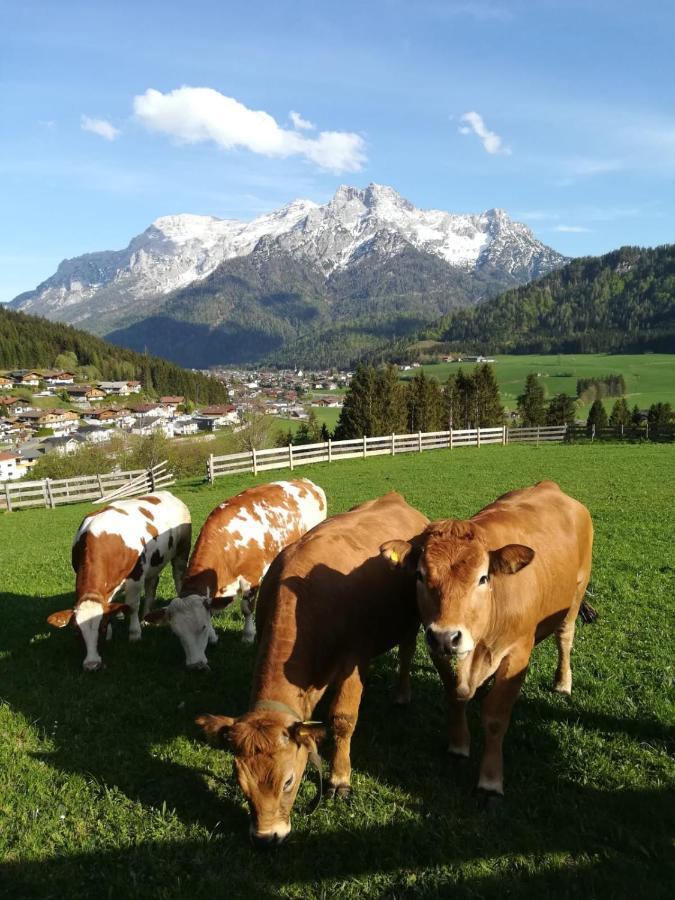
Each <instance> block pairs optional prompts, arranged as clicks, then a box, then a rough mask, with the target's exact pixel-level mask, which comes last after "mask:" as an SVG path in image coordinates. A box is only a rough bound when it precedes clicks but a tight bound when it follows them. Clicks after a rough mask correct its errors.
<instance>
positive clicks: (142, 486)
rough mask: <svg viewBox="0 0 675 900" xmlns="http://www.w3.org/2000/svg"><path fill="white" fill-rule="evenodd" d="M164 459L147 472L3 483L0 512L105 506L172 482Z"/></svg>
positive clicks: (1, 485) (138, 471) (135, 470)
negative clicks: (87, 503)
mask: <svg viewBox="0 0 675 900" xmlns="http://www.w3.org/2000/svg"><path fill="white" fill-rule="evenodd" d="M174 480H175V479H174V477H173V475H172V473H171V472H169V471H168V470H167V468H166V460H165V461H164V462H162V463H159V464H158V465H156V466H153V468H151V469H134V470H133V471H130V472H111V473H108V474H105V475H80V476H78V477H77V478H44V479H42V480H41V481H5V482H3V483H2V484H0V509H6V510H9V511H10V512H11V511H12V510H15V509H23V508H25V507H29V506H43V507H48V508H50V509H53V508H54V507H56V506H61V505H63V504H65V503H82V502H83V501H86V500H91V501H92V502H93V503H108V502H109V501H110V500H113V499H120V498H121V497H133V496H139V495H140V494H145V493H149V492H151V491H158V490H160V489H162V488H165V487H169V486H170V485H172V484H173V483H174Z"/></svg>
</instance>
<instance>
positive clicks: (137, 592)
mask: <svg viewBox="0 0 675 900" xmlns="http://www.w3.org/2000/svg"><path fill="white" fill-rule="evenodd" d="M141 588H142V582H141V581H127V583H126V585H125V588H124V595H125V596H124V600H125V603H126V604H127V606H128V607H129V640H130V641H140V639H141V623H140V620H139V618H138V610H139V607H140V605H141Z"/></svg>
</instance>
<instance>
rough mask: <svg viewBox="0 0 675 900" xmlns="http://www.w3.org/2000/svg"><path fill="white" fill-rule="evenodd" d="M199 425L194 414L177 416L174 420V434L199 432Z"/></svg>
mask: <svg viewBox="0 0 675 900" xmlns="http://www.w3.org/2000/svg"><path fill="white" fill-rule="evenodd" d="M198 431H199V425H197V422H196V421H195V419H194V418H193V417H192V416H176V418H175V419H174V420H173V433H174V435H187V434H197V432H198Z"/></svg>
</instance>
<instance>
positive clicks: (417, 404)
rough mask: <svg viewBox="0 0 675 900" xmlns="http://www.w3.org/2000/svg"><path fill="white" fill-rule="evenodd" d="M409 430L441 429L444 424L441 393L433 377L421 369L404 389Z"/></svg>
mask: <svg viewBox="0 0 675 900" xmlns="http://www.w3.org/2000/svg"><path fill="white" fill-rule="evenodd" d="M406 401H407V408H408V414H407V427H408V431H409V432H415V431H441V430H442V428H443V425H444V422H443V418H444V408H443V395H442V394H441V388H440V385H439V384H438V382H437V381H436V379H435V378H429V377H428V376H427V375H425V374H424V369H421V370H420V371H419V372H418V373H417V374H416V375H415V377H414V378H413V379H412V380H411V381H410V382H409V383H408V388H407V391H406Z"/></svg>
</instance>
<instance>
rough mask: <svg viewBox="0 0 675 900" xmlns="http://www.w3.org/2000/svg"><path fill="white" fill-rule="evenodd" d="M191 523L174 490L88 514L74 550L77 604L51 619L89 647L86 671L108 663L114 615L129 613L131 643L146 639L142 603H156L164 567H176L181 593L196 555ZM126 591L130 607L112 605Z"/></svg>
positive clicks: (126, 599)
mask: <svg viewBox="0 0 675 900" xmlns="http://www.w3.org/2000/svg"><path fill="white" fill-rule="evenodd" d="M190 542H191V524H190V511H189V510H188V508H187V506H185V504H184V503H183V502H182V501H181V500H179V499H178V498H177V497H174V496H173V494H171V493H170V492H169V491H158V492H156V493H154V494H148V495H147V496H145V497H140V498H138V499H133V500H117V501H115V502H114V503H111V504H110V506H106V507H105V508H103V509H101V510H98V511H97V512H95V513H92V515H90V516H87V517H86V518H85V519H84V521H83V522H82V524H81V525H80V527H79V528H78V530H77V534H76V535H75V539H74V541H73V547H72V563H73V569H74V570H75V606H74V607H73V609H64V610H61V611H60V612H56V613H52V615H51V616H49V617H48V619H47V621H48V622H49V624H50V625H53V626H55V627H56V628H63V627H64V626H65V625H67V624H68V623H69V622H72V623H73V624H74V625H76V626H77V628H78V629H79V632H80V634H81V635H82V638H83V640H84V643H85V646H86V656H85V659H84V662H83V667H84V669H85V670H86V671H94V670H96V669H99V668H100V667H101V665H102V660H101V656H100V655H99V652H98V641H99V636H100V635H102V634H103V633H104V632H105V633H106V635H107V637H108V638H110V636H111V634H112V629H111V626H110V622H109V619H110V616H111V615H113V614H116V613H120V612H127V613H128V614H129V640H130V641H138V640H140V638H141V626H140V621H139V605H140V599H141V594H142V593H143V592H145V609H144V612H146V613H147V612H149V611H150V610H151V609H152V606H153V605H154V601H155V592H156V590H157V582H158V581H159V576H160V574H161V571H162V569H163V568H164V566H165V565H167V563H169V562H170V563H171V565H172V569H173V577H174V583H175V585H176V590H177V591H180V588H181V584H182V580H183V574H184V572H185V567H186V565H187V558H188V554H189V552H190ZM120 591H124V595H125V596H124V600H125V602H124V603H112V602H111V601H112V600H113V598H114V597H115V596H116V595H117V594H118V593H119V592H120Z"/></svg>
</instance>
